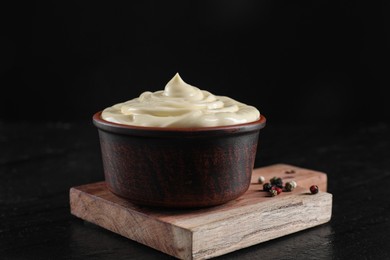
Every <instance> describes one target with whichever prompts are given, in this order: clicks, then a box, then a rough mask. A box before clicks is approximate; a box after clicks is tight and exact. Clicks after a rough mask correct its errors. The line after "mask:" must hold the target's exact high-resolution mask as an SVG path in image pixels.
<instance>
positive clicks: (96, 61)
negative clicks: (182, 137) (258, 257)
mask: <svg viewBox="0 0 390 260" xmlns="http://www.w3.org/2000/svg"><path fill="white" fill-rule="evenodd" d="M388 5H389V4H388V3H387V2H386V1H382V2H381V1H360V2H357V1H335V2H331V1H325V0H318V1H298V2H297V1H268V0H266V1H264V0H262V1H255V0H241V1H232V0H227V1H222V0H220V1H134V2H131V1H128V2H126V3H120V2H115V1H105V2H98V1H97V2H85V1H53V2H37V3H34V2H28V3H21V2H16V3H13V4H8V5H3V7H2V8H1V13H2V15H1V16H2V27H3V28H2V32H1V39H2V40H1V42H2V44H4V45H3V47H2V53H3V55H2V58H1V85H2V87H1V89H2V90H1V92H2V93H1V95H0V96H1V104H0V106H1V110H0V119H3V120H38V121H45V120H50V121H58V120H60V121H62V120H85V119H87V120H89V119H90V118H91V116H92V114H93V113H94V112H97V111H98V110H101V109H103V108H105V107H107V106H110V105H112V104H114V103H118V102H122V101H125V100H128V99H131V98H134V97H137V96H138V95H139V94H140V93H141V92H143V91H146V90H151V91H155V90H160V89H162V88H163V87H164V86H165V84H166V83H167V82H168V81H169V80H170V79H171V77H172V76H173V75H174V74H175V73H176V72H179V73H180V75H181V76H182V78H183V79H184V80H185V81H186V82H187V83H189V84H192V85H195V86H198V87H199V88H201V89H206V90H209V91H210V92H212V93H214V94H217V95H227V96H230V97H233V98H235V99H237V100H239V101H242V102H244V103H248V104H251V105H254V106H256V107H257V108H259V110H260V112H261V113H263V114H264V115H266V117H267V119H268V122H269V123H271V122H273V123H278V122H283V123H285V122H288V123H320V122H325V123H339V124H344V123H346V124H349V123H351V122H353V123H356V122H358V123H366V122H381V121H389V109H387V106H386V104H387V99H388V97H387V95H386V94H385V89H386V88H387V86H389V83H390V82H389V77H388V69H387V67H386V66H387V64H388V57H389V55H388V54H389V32H390V28H389V16H388V13H389V8H388Z"/></svg>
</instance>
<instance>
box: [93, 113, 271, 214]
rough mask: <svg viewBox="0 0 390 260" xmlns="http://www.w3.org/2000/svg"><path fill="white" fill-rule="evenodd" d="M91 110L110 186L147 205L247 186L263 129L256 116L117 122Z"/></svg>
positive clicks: (234, 194) (213, 199)
mask: <svg viewBox="0 0 390 260" xmlns="http://www.w3.org/2000/svg"><path fill="white" fill-rule="evenodd" d="M101 112H102V111H99V112H97V113H95V114H94V115H93V124H94V125H95V126H96V127H97V129H98V133H99V141H100V147H101V154H102V161H103V170H104V178H105V182H106V185H107V187H108V189H109V190H110V191H111V192H113V193H114V194H116V195H118V196H120V197H123V198H125V199H127V200H129V201H130V202H132V203H134V204H138V205H144V206H158V207H169V208H198V207H208V206H215V205H220V204H223V203H226V202H228V201H231V200H234V199H236V198H238V197H240V196H241V195H243V194H244V193H245V192H246V191H247V190H248V188H249V185H250V181H251V176H252V170H253V167H254V162H255V158H256V152H257V146H258V139H259V133H260V130H261V129H262V128H264V126H265V124H266V118H265V117H264V116H263V115H262V116H261V118H260V119H259V120H257V121H255V122H251V123H245V124H240V125H231V126H219V127H198V128H163V127H141V126H130V125H122V124H116V123H112V122H109V121H106V120H104V119H102V117H101Z"/></svg>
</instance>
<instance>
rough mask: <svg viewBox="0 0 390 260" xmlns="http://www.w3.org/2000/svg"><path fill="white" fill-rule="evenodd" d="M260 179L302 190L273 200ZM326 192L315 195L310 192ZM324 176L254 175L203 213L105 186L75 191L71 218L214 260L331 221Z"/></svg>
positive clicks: (287, 169)
mask: <svg viewBox="0 0 390 260" xmlns="http://www.w3.org/2000/svg"><path fill="white" fill-rule="evenodd" d="M259 176H264V177H265V180H266V181H268V180H269V179H271V178H272V177H274V176H276V177H281V178H282V179H283V181H284V182H286V181H288V180H294V181H296V182H297V184H298V187H297V188H296V189H295V190H293V191H292V192H282V193H281V194H279V195H277V196H275V197H270V196H269V194H268V193H267V192H264V191H262V188H263V186H262V184H259V183H258V178H259ZM313 184H316V185H318V186H319V190H320V192H319V193H317V194H314V195H313V194H310V192H309V187H310V186H311V185H313ZM326 189H327V175H326V174H325V173H323V172H319V171H314V170H310V169H304V168H300V167H297V166H293V165H287V164H274V165H270V166H267V167H261V168H256V169H254V171H253V176H252V184H251V185H250V188H249V190H248V191H247V192H246V193H245V194H244V195H242V196H241V197H239V198H238V199H236V200H234V201H231V202H228V203H226V204H224V205H220V206H215V207H211V208H203V209H191V210H190V209H186V210H172V209H161V208H160V209H156V208H149V207H142V206H137V205H134V204H132V203H130V202H128V201H127V200H125V199H122V198H120V197H117V196H115V195H114V194H112V193H111V192H110V191H109V190H107V188H106V186H105V183H104V182H97V183H91V184H87V185H82V186H78V187H73V188H71V189H70V208H71V213H72V214H73V215H75V216H77V217H79V218H81V219H83V220H86V221H88V222H92V223H94V224H96V225H99V226H101V227H103V228H105V229H108V230H111V231H112V232H115V233H118V234H120V235H122V236H125V237H127V238H129V239H132V240H134V241H137V242H139V243H142V244H144V245H147V246H149V247H152V248H154V249H157V250H159V251H161V252H164V253H166V254H169V255H172V256H174V257H176V258H179V259H209V258H213V257H216V256H220V255H223V254H226V253H229V252H232V251H235V250H239V249H242V248H245V247H248V246H252V245H255V244H258V243H261V242H264V241H268V240H271V239H275V238H278V237H282V236H285V235H287V234H291V233H294V232H298V231H301V230H304V229H307V228H311V227H314V226H317V225H320V224H323V223H326V222H328V221H330V219H331V214H332V195H331V194H330V193H327V192H326Z"/></svg>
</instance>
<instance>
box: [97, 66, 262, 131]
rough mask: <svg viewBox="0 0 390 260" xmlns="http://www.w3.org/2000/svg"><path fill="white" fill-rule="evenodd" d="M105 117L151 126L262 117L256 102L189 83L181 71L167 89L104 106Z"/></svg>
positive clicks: (217, 123) (199, 124)
mask: <svg viewBox="0 0 390 260" xmlns="http://www.w3.org/2000/svg"><path fill="white" fill-rule="evenodd" d="M102 118H103V119H104V120H106V121H110V122H113V123H118V124H125V125H135V126H147V127H212V126H226V125H236V124H243V123H248V122H253V121H256V120H258V119H260V112H259V110H257V109H256V108H255V107H253V106H249V105H246V104H243V103H241V102H238V101H236V100H234V99H232V98H229V97H226V96H216V95H213V94H211V93H210V92H208V91H205V90H200V89H199V88H197V87H194V86H191V85H189V84H187V83H185V82H184V81H183V80H182V79H181V77H180V76H179V74H178V73H176V75H175V76H174V77H173V78H172V79H171V80H170V81H169V82H168V83H167V85H166V86H165V88H164V90H159V91H156V92H150V91H146V92H144V93H142V94H141V95H140V96H139V97H138V98H134V99H132V100H129V101H126V102H123V103H119V104H116V105H114V106H112V107H108V108H106V109H104V110H103V112H102Z"/></svg>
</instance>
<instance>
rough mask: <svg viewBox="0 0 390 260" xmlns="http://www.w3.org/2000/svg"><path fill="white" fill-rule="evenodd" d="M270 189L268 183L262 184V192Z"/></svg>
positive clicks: (270, 186)
mask: <svg viewBox="0 0 390 260" xmlns="http://www.w3.org/2000/svg"><path fill="white" fill-rule="evenodd" d="M271 188H272V185H271V183H269V182H267V183H264V185H263V190H264V191H270V190H271Z"/></svg>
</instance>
